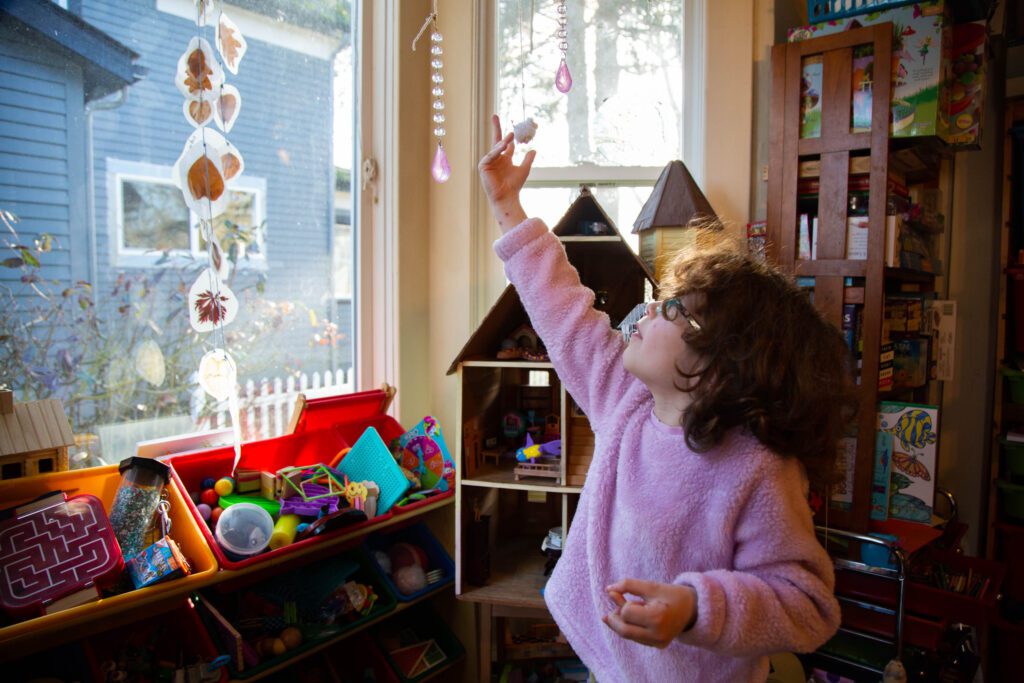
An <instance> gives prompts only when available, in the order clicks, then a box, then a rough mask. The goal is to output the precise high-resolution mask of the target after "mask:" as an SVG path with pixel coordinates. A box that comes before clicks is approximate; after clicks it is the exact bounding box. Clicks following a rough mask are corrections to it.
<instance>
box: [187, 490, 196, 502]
mask: <svg viewBox="0 0 1024 683" xmlns="http://www.w3.org/2000/svg"><path fill="white" fill-rule="evenodd" d="M188 497H189V498H191V499H192V502H193V503H195V504H196V505H199V491H190V492H189V494H188Z"/></svg>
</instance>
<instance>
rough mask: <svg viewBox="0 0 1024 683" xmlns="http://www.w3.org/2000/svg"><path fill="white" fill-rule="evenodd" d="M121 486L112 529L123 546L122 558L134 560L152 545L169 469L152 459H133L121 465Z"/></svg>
mask: <svg viewBox="0 0 1024 683" xmlns="http://www.w3.org/2000/svg"><path fill="white" fill-rule="evenodd" d="M118 470H119V471H120V472H121V483H120V484H119V485H118V487H117V494H115V496H114V504H113V505H112V506H111V508H110V525H111V526H112V527H113V528H114V535H115V536H116V537H117V542H118V544H119V545H120V546H121V555H123V556H124V557H125V558H126V559H127V560H130V559H132V558H134V557H135V556H136V555H138V554H139V553H140V552H142V550H143V549H145V548H146V547H147V546H148V545H149V542H148V536H149V532H150V530H151V529H152V527H153V515H154V513H155V512H156V509H157V506H158V505H159V504H160V495H161V494H162V493H163V490H164V486H166V485H167V481H168V476H169V469H168V468H167V465H165V464H163V463H162V462H160V461H158V460H153V459H151V458H139V457H135V456H133V457H130V458H125V459H124V460H122V461H121V464H120V466H119V467H118Z"/></svg>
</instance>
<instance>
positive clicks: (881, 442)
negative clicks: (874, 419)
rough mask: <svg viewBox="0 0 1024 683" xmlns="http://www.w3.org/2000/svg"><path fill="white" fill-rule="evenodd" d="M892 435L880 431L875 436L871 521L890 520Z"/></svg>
mask: <svg viewBox="0 0 1024 683" xmlns="http://www.w3.org/2000/svg"><path fill="white" fill-rule="evenodd" d="M891 467H892V434H890V433H889V432H883V431H881V430H879V431H878V432H876V434H875V458H874V466H873V467H872V471H871V519H874V520H878V521H880V522H884V521H885V520H887V519H889V492H890V485H891V483H892V478H891Z"/></svg>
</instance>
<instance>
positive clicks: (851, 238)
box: [846, 216, 871, 261]
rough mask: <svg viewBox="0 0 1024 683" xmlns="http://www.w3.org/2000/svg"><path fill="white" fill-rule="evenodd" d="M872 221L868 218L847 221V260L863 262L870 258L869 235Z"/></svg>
mask: <svg viewBox="0 0 1024 683" xmlns="http://www.w3.org/2000/svg"><path fill="white" fill-rule="evenodd" d="M870 227H871V221H870V219H868V217H867V216H850V217H849V218H847V219H846V258H847V259H850V260H855V261H863V260H865V259H867V257H868V234H869V233H870Z"/></svg>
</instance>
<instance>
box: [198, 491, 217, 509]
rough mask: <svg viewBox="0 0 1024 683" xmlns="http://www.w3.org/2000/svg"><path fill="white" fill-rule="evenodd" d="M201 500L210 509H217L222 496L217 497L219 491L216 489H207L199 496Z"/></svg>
mask: <svg viewBox="0 0 1024 683" xmlns="http://www.w3.org/2000/svg"><path fill="white" fill-rule="evenodd" d="M199 500H200V501H202V502H203V503H205V504H206V505H209V506H210V508H211V509H212V508H215V507H217V502H218V501H219V500H220V496H219V495H217V491H216V490H214V489H206V490H205V491H203V492H202V493H200V494H199Z"/></svg>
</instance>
